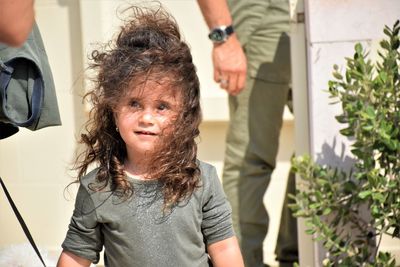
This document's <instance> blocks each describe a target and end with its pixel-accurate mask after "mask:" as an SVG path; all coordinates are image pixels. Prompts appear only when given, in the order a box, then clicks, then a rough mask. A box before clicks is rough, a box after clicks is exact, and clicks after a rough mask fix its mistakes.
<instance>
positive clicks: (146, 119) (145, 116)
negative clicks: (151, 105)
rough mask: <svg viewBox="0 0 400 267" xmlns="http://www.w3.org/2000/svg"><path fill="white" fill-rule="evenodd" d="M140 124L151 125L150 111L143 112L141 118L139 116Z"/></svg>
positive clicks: (151, 114)
mask: <svg viewBox="0 0 400 267" xmlns="http://www.w3.org/2000/svg"><path fill="white" fill-rule="evenodd" d="M140 122H142V123H153V122H154V114H153V112H152V111H150V110H144V111H143V113H142V116H140Z"/></svg>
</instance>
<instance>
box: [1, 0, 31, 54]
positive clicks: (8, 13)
mask: <svg viewBox="0 0 400 267" xmlns="http://www.w3.org/2000/svg"><path fill="white" fill-rule="evenodd" d="M34 17H35V11H34V7H33V0H0V42H1V43H5V44H7V45H10V46H21V45H22V44H23V43H24V42H25V40H26V38H27V37H28V35H29V33H30V32H31V30H32V25H33V22H34Z"/></svg>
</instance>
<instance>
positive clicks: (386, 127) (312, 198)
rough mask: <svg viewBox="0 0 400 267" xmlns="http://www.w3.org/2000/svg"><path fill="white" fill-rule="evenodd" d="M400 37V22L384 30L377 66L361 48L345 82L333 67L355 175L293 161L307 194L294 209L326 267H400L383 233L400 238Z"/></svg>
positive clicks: (332, 84)
mask: <svg viewBox="0 0 400 267" xmlns="http://www.w3.org/2000/svg"><path fill="white" fill-rule="evenodd" d="M399 31H400V24H399V21H397V22H396V23H395V24H394V26H393V27H392V28H389V27H387V26H385V28H384V33H385V35H386V36H387V38H385V39H384V40H382V41H381V42H380V47H381V50H380V51H379V52H378V55H379V60H378V61H377V62H372V61H371V60H370V59H368V53H366V52H365V51H364V50H363V47H362V45H361V44H359V43H358V44H356V45H355V53H354V56H353V57H352V58H346V62H347V64H346V71H345V73H344V74H343V75H342V74H341V73H340V71H339V68H338V66H336V65H335V66H334V72H333V77H334V79H333V80H331V81H329V84H328V85H329V94H330V97H331V98H333V99H335V100H336V103H341V106H342V114H340V115H339V116H336V120H337V121H338V122H339V123H343V124H345V125H346V126H345V128H343V129H342V130H341V131H340V134H342V135H344V136H346V137H348V138H349V140H350V141H351V148H352V149H351V153H352V155H353V157H354V160H355V164H354V166H353V167H352V169H351V170H350V171H345V170H343V169H340V167H333V166H327V165H320V164H317V163H315V162H314V161H313V160H312V159H311V158H310V157H309V156H302V157H297V158H294V159H293V160H292V164H293V171H294V172H295V173H297V174H298V175H299V176H300V177H301V180H300V183H301V184H302V185H301V187H300V188H304V189H305V190H297V193H296V195H295V196H292V198H293V199H294V203H293V204H291V205H290V207H291V209H292V211H293V213H294V215H295V216H297V217H303V218H305V220H306V226H307V233H308V234H312V235H314V237H315V239H316V240H317V241H320V242H322V244H323V246H324V248H325V249H326V251H327V254H326V258H325V260H324V261H323V264H324V266H385V267H386V266H395V265H396V261H395V259H394V257H393V256H392V255H391V254H390V253H387V252H380V251H379V246H380V243H381V239H382V235H384V234H389V235H391V236H392V237H393V238H399V237H400V72H399V63H400V54H399ZM362 207H368V209H366V210H367V211H368V213H369V215H370V216H367V217H369V218H368V219H366V216H364V215H362V214H361V212H360V210H362Z"/></svg>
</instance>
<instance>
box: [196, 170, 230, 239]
mask: <svg viewBox="0 0 400 267" xmlns="http://www.w3.org/2000/svg"><path fill="white" fill-rule="evenodd" d="M202 175H203V183H204V192H203V206H202V212H203V221H202V224H201V226H202V227H201V228H202V232H203V235H204V239H205V243H206V245H207V246H208V245H211V244H212V243H215V242H218V241H221V240H224V239H227V238H230V237H232V236H234V231H233V227H232V219H231V214H232V210H231V207H230V205H229V203H228V200H227V199H226V196H225V193H224V191H223V189H222V186H221V182H220V181H219V178H218V176H217V172H216V170H215V168H214V167H211V166H210V168H209V169H208V170H205V171H204V173H202Z"/></svg>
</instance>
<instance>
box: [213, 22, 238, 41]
mask: <svg viewBox="0 0 400 267" xmlns="http://www.w3.org/2000/svg"><path fill="white" fill-rule="evenodd" d="M232 33H234V30H233V26H232V25H229V26H225V25H222V26H218V27H215V28H213V29H212V30H211V32H210V33H209V34H208V38H210V40H211V41H213V42H214V43H223V42H225V41H226V40H227V39H228V38H229V36H230V35H231V34H232Z"/></svg>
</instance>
